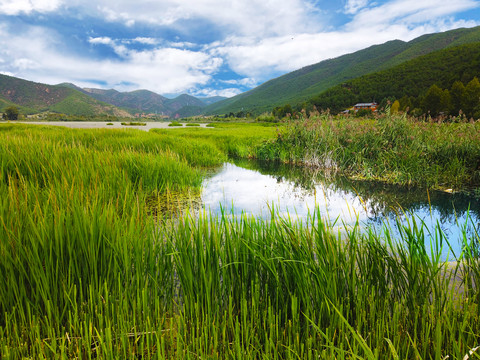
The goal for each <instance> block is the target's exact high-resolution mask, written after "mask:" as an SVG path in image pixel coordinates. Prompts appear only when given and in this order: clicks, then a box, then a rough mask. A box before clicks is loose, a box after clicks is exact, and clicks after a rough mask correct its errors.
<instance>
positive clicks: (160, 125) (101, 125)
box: [16, 119, 207, 131]
mask: <svg viewBox="0 0 480 360" xmlns="http://www.w3.org/2000/svg"><path fill="white" fill-rule="evenodd" d="M129 121H132V122H144V121H143V120H142V119H132V120H128V121H126V122H129ZM16 123H17V122H16ZM18 123H22V124H30V125H52V126H63V127H68V128H74V129H138V130H144V131H149V130H150V129H178V128H181V127H185V126H186V124H182V126H168V125H169V124H170V122H162V121H145V125H122V124H121V123H120V122H118V121H115V122H111V124H112V125H107V124H110V122H108V121H18ZM206 126H207V124H200V127H206Z"/></svg>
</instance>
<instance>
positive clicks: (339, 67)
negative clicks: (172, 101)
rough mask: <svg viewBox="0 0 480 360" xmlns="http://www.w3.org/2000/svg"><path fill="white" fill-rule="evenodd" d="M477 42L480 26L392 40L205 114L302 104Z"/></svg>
mask: <svg viewBox="0 0 480 360" xmlns="http://www.w3.org/2000/svg"><path fill="white" fill-rule="evenodd" d="M477 41H480V27H475V28H469V29H457V30H451V31H447V32H443V33H437V34H429V35H423V36H421V37H419V38H416V39H414V40H411V41H409V42H403V41H400V40H393V41H389V42H387V43H384V44H382V45H374V46H371V47H369V48H367V49H364V50H360V51H357V52H355V53H352V54H348V55H343V56H340V57H338V58H335V59H330V60H325V61H322V62H320V63H317V64H314V65H310V66H307V67H304V68H302V69H299V70H296V71H293V72H291V73H288V74H286V75H283V76H280V77H278V78H276V79H273V80H270V81H267V82H266V83H264V84H262V85H260V86H258V87H256V88H255V89H252V90H250V91H247V92H245V93H242V94H239V95H237V96H234V97H232V98H229V99H226V100H223V101H220V102H218V103H215V104H213V105H209V106H208V107H207V108H206V109H205V113H207V114H222V113H228V112H238V111H241V110H242V109H243V110H246V111H251V112H253V113H256V114H258V113H261V112H263V111H270V110H271V109H272V108H273V107H275V106H278V105H284V104H286V103H290V104H292V105H294V104H298V103H302V102H304V101H306V100H308V99H310V98H312V97H313V96H315V95H317V94H319V93H321V92H323V91H325V90H327V89H328V88H330V87H333V86H335V85H338V84H341V83H342V82H345V81H347V80H350V79H354V78H357V77H359V76H363V75H366V74H369V73H373V72H375V71H379V70H384V69H388V68H391V67H393V66H396V65H398V64H401V63H403V62H405V61H408V60H411V59H414V58H417V57H419V56H422V55H425V54H428V53H431V52H433V51H436V50H440V49H444V48H447V47H453V46H458V45H462V44H468V43H473V42H477Z"/></svg>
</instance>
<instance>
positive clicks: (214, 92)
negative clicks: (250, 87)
mask: <svg viewBox="0 0 480 360" xmlns="http://www.w3.org/2000/svg"><path fill="white" fill-rule="evenodd" d="M240 93H241V90H239V89H236V88H228V89H212V88H204V89H199V90H194V91H192V92H191V94H192V95H193V96H198V97H213V96H223V97H232V96H235V95H238V94H240Z"/></svg>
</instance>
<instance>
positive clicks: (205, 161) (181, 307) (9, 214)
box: [0, 124, 480, 359]
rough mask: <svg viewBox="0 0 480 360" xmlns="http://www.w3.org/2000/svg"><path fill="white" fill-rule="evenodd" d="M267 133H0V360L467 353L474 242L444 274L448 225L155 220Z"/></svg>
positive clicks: (4, 128)
mask: <svg viewBox="0 0 480 360" xmlns="http://www.w3.org/2000/svg"><path fill="white" fill-rule="evenodd" d="M276 131H277V130H276V129H275V128H274V127H273V128H271V127H262V126H258V125H242V126H234V125H229V126H224V127H222V126H220V127H219V128H213V129H197V128H190V129H176V130H154V131H151V132H149V133H146V132H143V131H137V130H113V129H107V130H71V129H63V128H54V127H46V126H45V127H31V126H24V125H16V124H15V125H14V124H5V125H3V124H2V125H0V256H1V259H2V260H1V261H0V277H1V278H0V354H1V355H0V356H1V357H2V358H4V359H18V358H32V359H44V358H45V359H51V358H55V359H73V358H78V359H93V358H96V359H112V358H121V359H140V358H142V359H172V358H173V359H198V358H202V359H205V358H207V359H225V358H231V359H241V358H245V359H251V358H263V359H299V358H300V359H319V358H321V359H444V358H445V356H447V355H449V356H450V357H449V358H448V359H463V358H464V356H465V354H467V353H469V351H470V350H471V349H474V348H475V347H476V346H478V345H479V344H480V335H479V334H480V319H479V313H480V308H479V294H480V293H479V291H478V286H476V284H478V282H479V281H480V265H479V263H478V261H477V258H478V252H479V248H478V240H479V239H478V238H474V239H468V238H467V237H466V235H465V239H464V246H465V251H464V253H463V254H462V255H461V256H460V257H459V258H458V259H457V260H458V261H457V262H453V263H444V262H442V261H441V260H440V255H439V254H440V252H441V249H442V247H445V246H448V244H447V242H446V240H445V239H444V237H443V234H442V233H441V231H440V230H439V229H424V228H423V227H422V226H421V224H417V223H415V222H414V221H413V220H412V221H411V222H410V224H409V225H406V226H402V225H400V224H398V226H399V228H400V231H401V234H402V236H401V238H400V239H392V238H391V236H390V235H389V232H388V230H385V232H384V233H383V234H382V235H381V236H378V235H375V234H374V233H372V232H367V233H360V231H359V228H358V227H354V228H348V229H345V230H344V231H341V232H338V230H336V231H334V230H333V229H334V228H335V229H336V228H337V227H338V224H334V223H329V222H328V221H325V220H322V219H320V218H319V216H318V213H317V212H315V213H313V214H312V217H311V219H310V220H309V224H299V223H292V222H291V221H290V220H289V219H285V218H279V217H278V216H277V215H276V213H275V211H272V217H271V219H270V220H269V221H263V220H258V219H254V218H249V217H245V216H244V217H239V218H235V217H233V218H232V217H231V216H229V214H223V215H220V216H218V217H214V216H211V215H210V214H203V215H200V216H199V217H197V216H193V215H188V214H184V215H183V216H181V217H178V218H175V219H174V220H173V219H171V218H168V217H164V216H162V214H161V213H159V211H158V207H156V205H155V204H156V203H157V205H158V206H160V205H161V204H160V202H162V201H163V200H162V199H164V195H165V194H168V193H170V192H180V193H184V192H186V191H192V190H194V189H198V187H199V186H200V184H201V181H202V179H203V176H204V173H205V171H206V169H208V168H209V167H211V166H215V165H218V164H221V163H222V162H223V161H225V160H226V159H227V158H228V157H229V156H243V157H249V156H254V154H255V151H257V150H256V149H257V146H258V144H260V143H262V142H263V141H264V140H265V139H268V138H272V136H275V133H276ZM428 230H430V231H433V232H434V233H435V236H434V240H432V241H433V244H432V245H433V246H431V248H432V249H433V250H431V251H430V250H427V248H430V247H426V244H425V242H426V240H425V237H426V233H427V231H428ZM472 354H473V355H472V356H471V358H475V356H477V353H476V352H475V351H473V352H472Z"/></svg>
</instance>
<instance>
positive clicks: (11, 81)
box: [0, 74, 130, 116]
mask: <svg viewBox="0 0 480 360" xmlns="http://www.w3.org/2000/svg"><path fill="white" fill-rule="evenodd" d="M5 104H9V105H16V106H18V107H19V108H20V109H21V110H22V112H23V113H35V112H43V111H55V112H61V113H65V114H69V115H83V116H93V115H115V116H130V115H129V114H128V113H127V112H125V111H123V110H121V109H118V108H116V107H115V106H112V105H110V104H106V103H103V102H100V101H98V100H95V99H93V98H91V97H89V96H87V95H85V94H83V93H82V92H80V91H78V90H75V89H73V88H69V87H65V86H58V85H46V84H41V83H36V82H32V81H27V80H23V79H19V78H16V77H13V76H7V75H2V74H0V106H1V107H2V108H4V107H5Z"/></svg>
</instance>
